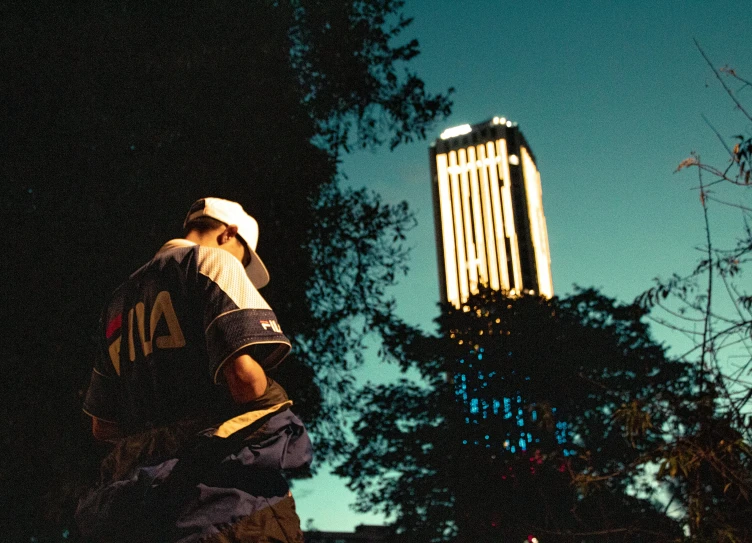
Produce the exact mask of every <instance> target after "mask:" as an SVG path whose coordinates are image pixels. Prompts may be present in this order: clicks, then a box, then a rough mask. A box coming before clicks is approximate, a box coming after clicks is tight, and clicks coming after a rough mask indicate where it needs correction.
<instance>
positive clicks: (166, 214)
mask: <svg viewBox="0 0 752 543" xmlns="http://www.w3.org/2000/svg"><path fill="white" fill-rule="evenodd" d="M370 4H371V3H365V2H358V1H342V0H330V1H322V0H320V1H315V2H304V1H291V2H276V1H271V0H251V1H245V0H228V1H209V2H199V1H194V0H191V1H187V2H166V3H164V2H156V3H155V2H146V1H144V0H113V1H107V2H68V1H65V2H60V1H52V0H43V1H40V2H28V3H23V2H22V3H18V2H11V3H8V2H2V3H0V28H1V29H2V31H0V46H1V47H2V50H3V51H5V52H7V54H4V55H2V59H0V93H1V94H2V100H0V104H2V105H1V106H0V141H2V146H0V178H1V179H2V183H0V206H2V211H3V213H4V217H5V224H6V225H7V227H8V228H7V230H6V235H5V236H4V239H5V240H6V242H7V245H6V246H5V247H6V258H4V259H3V261H2V263H1V264H0V267H1V268H2V273H3V277H5V278H8V280H6V281H5V282H4V283H3V285H2V286H0V292H2V303H0V307H1V309H0V311H2V321H3V323H4V326H5V327H6V328H5V334H4V340H3V343H2V345H0V356H1V357H2V358H1V360H2V362H1V363H2V368H3V376H4V378H3V379H2V384H0V397H1V398H2V400H0V415H2V419H1V420H2V422H0V439H2V443H3V455H2V456H3V459H2V463H1V464H0V501H2V503H4V504H8V503H12V504H14V505H13V507H10V508H5V509H4V510H3V512H2V514H0V519H2V521H1V522H0V524H2V528H3V529H2V531H3V534H4V536H5V537H6V538H7V539H10V540H16V539H25V540H28V537H29V534H31V533H33V534H34V535H35V536H36V537H41V538H44V537H46V536H48V535H49V537H58V536H59V534H60V526H66V522H67V520H66V519H68V518H69V517H70V507H71V503H72V501H71V496H72V495H73V494H75V492H76V489H78V488H80V486H81V485H82V484H84V483H85V482H86V481H85V476H84V475H83V474H85V473H88V472H89V471H90V470H91V469H92V468H93V467H94V466H95V465H96V461H97V457H98V454H99V451H97V450H96V446H95V445H93V444H92V443H91V440H90V436H89V429H88V428H87V426H86V425H87V424H88V419H87V418H86V417H84V416H82V415H81V414H80V404H81V399H82V394H83V391H84V389H85V387H86V384H87V380H88V373H89V371H90V368H91V360H92V356H93V349H92V336H93V334H94V333H95V332H94V331H95V329H96V320H97V317H98V315H99V311H100V310H101V307H102V305H103V303H104V300H105V297H106V296H107V295H108V294H109V292H111V290H112V289H113V288H114V287H115V286H116V285H117V284H118V283H120V282H121V281H122V280H123V279H124V278H125V277H127V274H128V273H130V272H132V271H133V270H134V269H136V268H137V267H138V266H140V265H141V264H142V263H143V262H144V261H145V260H147V259H148V258H150V257H151V255H152V254H153V253H154V251H156V250H157V249H158V247H159V246H160V245H161V243H163V242H164V241H165V240H167V239H169V238H170V237H174V236H175V235H180V224H179V223H180V220H181V218H182V216H183V214H184V213H185V211H186V209H187V207H188V206H189V205H190V203H191V202H192V201H194V200H195V199H197V198H200V197H202V196H206V195H216V196H222V197H225V198H231V199H234V200H237V201H239V202H241V203H242V204H243V205H244V207H245V208H246V209H247V210H249V212H250V213H251V214H252V215H254V216H255V217H256V218H257V219H258V220H259V222H260V226H261V238H260V241H259V248H258V250H259V253H260V254H262V255H263V256H264V260H265V262H266V263H267V265H268V267H269V269H270V272H271V276H272V282H271V284H270V285H269V287H267V288H265V289H264V295H265V297H266V298H267V299H268V300H269V302H270V304H271V305H272V307H274V308H275V311H276V312H277V316H278V317H279V320H280V322H281V323H282V324H283V327H284V329H285V331H286V332H287V333H288V334H289V335H290V336H291V337H292V339H293V341H294V343H295V353H294V355H293V356H291V357H290V358H289V359H288V361H287V362H286V363H285V364H283V365H282V367H281V368H280V370H279V372H278V373H277V374H276V375H275V378H277V379H278V380H280V381H281V382H283V384H284V385H285V386H286V388H287V389H288V391H289V392H290V394H291V396H292V397H293V398H294V400H295V405H296V406H295V408H296V409H297V410H298V412H299V413H300V414H301V415H302V416H303V418H304V419H305V420H306V422H307V423H308V424H309V426H310V427H311V428H312V429H314V430H317V429H318V430H320V431H319V432H318V435H323V432H324V431H326V432H327V434H326V438H327V441H326V444H327V445H328V446H327V447H321V448H319V451H318V452H319V455H318V458H319V459H323V458H325V457H326V455H327V454H329V453H331V452H332V451H334V450H335V449H336V443H337V442H338V440H341V439H342V438H343V437H344V436H343V433H342V431H341V428H340V426H339V425H338V424H337V423H336V421H338V420H340V419H341V417H342V413H343V410H346V409H347V408H348V407H349V405H348V403H347V401H348V398H349V397H350V395H351V394H352V383H351V381H350V380H349V377H348V376H347V374H348V372H349V370H350V369H351V368H352V363H353V362H354V363H357V360H358V356H359V355H358V352H357V349H358V348H359V345H360V343H359V340H357V337H358V335H359V332H360V331H361V329H362V328H361V325H362V323H363V322H368V320H369V319H371V320H373V318H374V317H373V314H374V311H375V310H376V309H377V310H378V319H379V322H380V323H381V324H380V326H381V327H382V328H386V327H388V326H399V325H400V324H399V322H397V321H395V320H394V319H393V315H392V314H391V310H390V307H391V306H390V304H389V300H388V296H387V294H386V291H385V287H386V286H388V285H389V284H391V283H392V282H393V281H395V280H396V278H397V277H398V276H399V274H400V273H401V271H402V270H403V269H404V260H403V259H404V257H405V254H406V251H405V250H404V248H403V243H402V240H403V239H404V238H401V236H402V235H403V233H404V231H405V229H406V228H409V226H410V224H411V220H412V219H411V218H410V216H409V214H408V213H407V211H406V210H405V208H404V207H403V206H386V205H383V204H381V203H380V202H379V201H378V198H377V197H376V196H375V195H373V194H371V193H369V192H368V191H365V190H363V191H355V192H348V191H345V190H343V189H341V188H340V187H339V186H338V184H337V166H338V162H337V158H336V157H337V154H338V152H340V150H341V149H340V147H338V146H340V145H344V144H345V143H346V140H347V138H340V139H336V138H335V139H332V138H330V137H329V135H330V134H331V133H336V134H343V133H346V132H347V130H348V128H346V126H345V125H347V126H350V125H349V124H348V123H351V122H352V123H355V125H356V126H358V129H357V130H358V132H359V136H358V137H359V138H360V141H361V143H366V144H369V145H376V144H377V143H378V142H380V141H382V140H388V141H390V143H391V144H394V143H396V141H407V140H408V139H410V138H411V137H416V138H419V137H422V136H423V135H424V134H425V130H426V127H427V126H428V124H429V123H430V122H431V121H432V120H434V119H437V118H440V117H441V116H442V115H444V114H445V113H446V112H447V111H448V102H447V98H446V97H445V96H443V95H437V96H434V95H431V94H429V93H427V92H423V91H421V90H418V91H408V89H409V88H410V86H411V85H412V86H413V87H414V88H416V89H422V83H421V82H420V81H419V80H417V79H415V78H414V77H413V76H409V77H407V79H405V80H400V79H399V78H397V81H395V77H396V75H397V73H398V68H399V65H400V64H401V63H403V61H408V60H410V58H412V57H413V56H414V55H415V54H417V46H416V45H415V44H412V43H411V42H409V45H404V46H403V45H395V44H394V41H395V40H396V39H397V36H398V34H399V32H401V31H402V30H404V29H405V28H406V26H407V22H406V21H401V22H400V23H399V24H398V25H397V27H393V26H390V24H388V22H387V21H388V20H392V19H396V20H400V13H399V12H400V7H401V3H399V2H378V3H373V6H372V7H368V5H370ZM397 28H398V29H399V31H397ZM335 36H336V38H337V40H339V41H338V42H337V44H336V45H337V51H336V52H337V54H336V55H334V56H327V55H326V54H325V53H326V51H327V48H328V47H330V46H332V44H333V41H332V38H333V37H335ZM408 51H409V53H408ZM356 65H357V66H358V70H354V69H349V68H348V70H342V69H341V68H342V67H343V66H348V67H353V66H356ZM334 90H336V93H334V92H333V91H334ZM406 93H407V94H409V96H410V97H411V101H409V103H406V104H405V105H404V107H403V108H401V109H400V107H397V106H398V104H399V102H400V101H401V100H402V99H403V98H404V97H405V95H406ZM329 98H332V99H333V101H329ZM374 104H377V105H374ZM379 108H384V111H387V113H385V114H384V115H385V116H386V118H388V119H389V122H388V123H386V124H385V125H380V124H378V123H372V122H371V120H373V119H375V118H377V117H378V115H379V114H378V113H377V111H379ZM322 138H323V139H322ZM395 138H396V139H395ZM317 142H319V143H321V142H324V144H318V145H317V144H316V143H317ZM372 220H373V222H370V221H372ZM324 221H330V224H328V226H327V227H326V228H321V224H320V223H322V222H324ZM363 221H369V222H368V224H363ZM360 236H362V239H359V237H360ZM395 236H396V238H397V239H396V240H395ZM329 240H332V243H333V245H332V247H328V246H327V244H328V241H329ZM340 259H342V260H341V261H340ZM343 262H348V264H354V265H355V268H353V270H357V273H359V274H360V275H358V276H349V275H347V274H348V273H349V272H350V271H351V269H350V268H343V266H342V263H343ZM343 276H348V277H351V278H352V279H353V280H358V281H359V282H358V284H357V286H358V287H359V288H356V289H351V290H348V291H344V290H342V289H341V288H340V283H339V282H338V279H339V278H340V277H343ZM362 277H367V278H368V280H367V281H363V282H360V279H361V278H362ZM343 297H345V298H343ZM328 303H330V304H331V307H326V306H325V304H328ZM342 307H345V308H346V310H344V311H338V310H335V309H336V308H342ZM371 308H375V309H374V310H373V311H371ZM369 311H370V313H369ZM326 339H330V340H332V341H333V342H332V343H327V341H325V340H326ZM337 349H348V350H350V352H351V355H349V356H348V357H344V356H340V355H341V352H340V351H339V350H337ZM334 374H340V375H343V376H344V377H343V378H342V379H339V380H337V379H332V378H331V376H332V375H334ZM46 527H48V528H49V533H48V534H45V531H46V530H47V528H46Z"/></svg>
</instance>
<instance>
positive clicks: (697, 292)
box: [639, 44, 752, 542]
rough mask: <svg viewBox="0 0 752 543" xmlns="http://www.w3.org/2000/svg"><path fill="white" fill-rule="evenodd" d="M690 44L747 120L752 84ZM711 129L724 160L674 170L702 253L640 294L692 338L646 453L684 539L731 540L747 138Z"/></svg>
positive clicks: (741, 420) (746, 244) (743, 441)
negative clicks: (731, 232) (686, 386)
mask: <svg viewBox="0 0 752 543" xmlns="http://www.w3.org/2000/svg"><path fill="white" fill-rule="evenodd" d="M697 47H698V50H699V51H700V53H701V54H702V56H703V58H704V59H705V61H706V62H707V63H708V65H709V66H710V68H711V70H712V72H713V74H714V75H715V77H716V78H717V80H718V81H719V82H720V84H721V86H722V88H723V89H724V90H725V91H726V93H727V94H728V95H729V97H730V98H731V100H732V101H733V103H734V105H735V109H736V111H737V112H738V113H740V114H741V115H742V116H743V119H742V120H743V122H749V121H752V115H750V113H749V110H748V109H746V108H745V105H744V102H745V101H748V96H749V94H748V93H749V91H750V90H752V89H750V87H751V86H752V84H751V83H750V82H749V81H747V80H744V79H743V78H742V77H740V76H739V75H738V74H737V73H736V71H734V70H733V69H731V68H728V67H725V68H721V69H717V68H715V67H714V65H713V63H712V62H711V61H710V59H709V58H708V56H707V55H706V54H705V52H704V51H703V49H702V48H701V47H700V46H699V44H697ZM732 86H737V87H738V89H737V90H734V89H732ZM745 93H746V94H745ZM745 98H746V100H745ZM716 135H717V136H718V137H719V139H720V140H721V142H722V143H723V145H724V147H725V149H726V151H727V156H728V162H727V164H725V165H723V166H715V165H713V164H712V163H709V162H706V161H704V160H702V159H701V158H700V156H699V155H698V154H693V155H692V156H691V157H690V158H688V159H686V160H684V161H682V162H681V163H680V164H679V167H678V169H677V170H684V169H692V168H694V169H695V170H696V171H697V175H698V177H697V180H698V190H699V196H700V202H701V205H702V211H703V220H704V227H705V234H706V237H705V240H704V245H703V246H702V247H701V249H702V253H703V257H702V258H701V260H700V261H699V262H698V264H697V266H696V267H695V269H694V270H692V271H690V272H689V273H688V274H686V275H679V274H675V275H674V276H673V277H671V278H669V279H668V280H657V281H656V285H655V286H654V287H653V288H651V289H650V290H648V291H647V292H645V294H643V295H642V296H641V297H640V298H639V302H640V303H641V305H642V306H643V307H646V308H649V309H650V310H651V316H652V318H653V319H654V320H656V321H657V322H659V323H661V324H664V325H666V326H668V327H669V328H670V329H671V330H673V331H675V332H679V333H681V334H682V335H683V336H684V337H686V338H689V340H690V342H691V344H692V345H691V347H690V349H689V350H688V351H687V352H686V353H685V354H684V355H683V357H682V358H683V359H684V360H686V361H687V363H689V364H691V365H692V367H693V374H694V376H693V382H694V387H693V395H692V396H691V397H689V398H686V400H685V401H684V402H682V403H681V404H679V405H677V406H676V411H677V420H676V421H675V423H674V424H673V425H672V426H670V428H668V429H667V430H668V431H670V432H671V434H672V438H673V439H671V440H670V441H669V443H668V444H667V446H666V447H664V448H662V449H659V450H656V451H655V452H654V454H653V456H652V458H651V459H650V461H654V462H658V463H660V470H659V471H658V474H657V477H658V480H659V481H662V482H664V483H665V484H666V485H668V486H669V487H670V488H671V490H672V499H673V500H674V501H675V502H676V503H677V504H678V510H679V511H680V514H681V519H682V521H683V522H684V524H685V525H686V526H687V528H688V530H689V534H690V540H691V541H698V542H704V541H724V542H738V541H748V540H750V538H752V424H750V423H751V422H752V419H750V410H749V405H750V404H749V400H750V398H752V382H751V381H750V379H749V377H750V370H752V356H750V353H752V335H750V333H751V332H752V295H751V294H752V293H750V292H749V288H748V283H745V280H744V272H745V271H746V270H745V269H746V268H747V267H748V265H749V262H750V260H752V228H750V224H751V223H750V219H752V207H750V206H749V205H748V204H747V203H746V202H748V197H749V188H750V181H751V180H752V179H751V177H752V174H751V173H750V172H751V171H752V169H751V166H750V160H751V159H752V137H750V134H749V133H746V134H741V135H737V136H735V137H734V138H733V139H734V140H735V142H736V143H735V144H734V145H727V144H726V143H725V138H724V137H723V136H722V135H721V134H718V133H716ZM708 177H709V179H708ZM711 208H712V211H713V212H716V213H718V212H721V213H723V214H728V213H739V214H740V219H741V220H740V221H739V223H738V224H739V226H740V230H739V232H738V234H737V239H736V240H735V242H731V244H730V245H726V244H725V243H728V241H726V242H724V241H721V240H720V239H719V238H718V237H716V233H717V232H716V230H715V229H714V223H713V221H712V220H711ZM716 217H717V215H716Z"/></svg>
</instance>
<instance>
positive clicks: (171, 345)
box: [106, 290, 185, 375]
mask: <svg viewBox="0 0 752 543" xmlns="http://www.w3.org/2000/svg"><path fill="white" fill-rule="evenodd" d="M134 313H135V315H134ZM134 316H135V321H136V322H135V326H134V322H133V321H134ZM162 320H164V321H165V322H166V323H167V335H161V336H157V335H156V331H157V325H158V324H159V322H160V321H162ZM122 321H123V317H122V315H118V316H117V317H115V318H114V319H113V320H112V321H111V322H110V323H108V325H107V331H106V335H107V337H108V339H109V338H110V337H112V336H113V335H114V334H115V332H118V331H119V330H120V328H121V327H122ZM147 324H148V330H149V335H148V336H147V335H146V327H147ZM134 328H135V329H136V330H137V331H138V339H139V340H140V344H141V350H142V352H143V353H144V357H147V356H149V355H150V354H151V353H152V352H154V347H155V346H156V347H157V348H158V349H179V348H180V347H184V346H185V337H184V336H183V330H182V329H181V328H180V323H179V322H178V316H177V315H176V314H175V308H174V307H173V306H172V298H170V293H169V292H168V291H166V290H163V291H162V292H160V293H159V294H157V297H156V299H155V300H154V304H153V306H152V308H151V309H150V310H149V312H148V315H147V311H146V307H145V306H144V303H143V302H138V303H137V304H136V307H135V308H131V309H130V310H129V311H128V323H127V331H128V359H129V360H130V361H131V362H133V361H134V360H136V340H135V338H134V333H133V331H134ZM147 337H148V339H147ZM122 340H123V335H120V336H118V337H117V339H115V341H113V342H112V343H111V344H110V348H109V352H110V360H112V365H113V366H115V372H116V373H117V374H118V375H120V346H121V344H122Z"/></svg>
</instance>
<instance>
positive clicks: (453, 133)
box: [440, 124, 473, 140]
mask: <svg viewBox="0 0 752 543" xmlns="http://www.w3.org/2000/svg"><path fill="white" fill-rule="evenodd" d="M472 130H473V128H472V127H471V126H470V125H469V124H461V125H459V126H453V127H452V128H447V129H446V130H444V131H443V132H442V133H441V136H440V137H441V139H443V140H448V139H449V138H456V137H457V136H462V135H464V134H469V133H470V132H471V131H472Z"/></svg>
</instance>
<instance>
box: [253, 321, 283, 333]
mask: <svg viewBox="0 0 752 543" xmlns="http://www.w3.org/2000/svg"><path fill="white" fill-rule="evenodd" d="M259 322H260V323H261V328H263V329H264V330H268V329H269V328H271V329H272V330H274V331H275V332H278V333H280V334H281V333H282V328H280V327H279V324H277V321H259Z"/></svg>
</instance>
